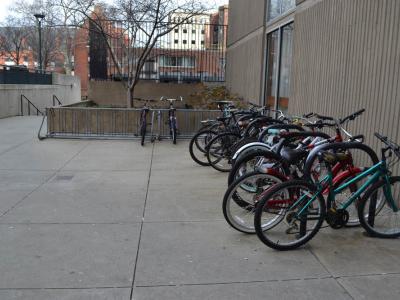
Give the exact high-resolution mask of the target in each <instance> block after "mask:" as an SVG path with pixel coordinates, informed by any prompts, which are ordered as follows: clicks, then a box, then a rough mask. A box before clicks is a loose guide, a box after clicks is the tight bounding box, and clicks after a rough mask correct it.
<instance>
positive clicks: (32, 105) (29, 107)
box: [20, 95, 43, 116]
mask: <svg viewBox="0 0 400 300" xmlns="http://www.w3.org/2000/svg"><path fill="white" fill-rule="evenodd" d="M20 101H21V116H24V115H25V114H24V107H25V106H24V101H25V102H26V104H27V106H26V107H27V115H28V116H31V107H32V108H33V109H34V110H35V111H36V115H37V116H38V115H39V114H41V115H43V112H42V111H41V110H40V109H39V108H37V107H36V105H35V104H33V103H32V102H31V101H30V100H29V99H28V98H27V97H26V96H25V95H21V98H20Z"/></svg>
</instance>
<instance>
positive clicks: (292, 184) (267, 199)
mask: <svg viewBox="0 0 400 300" xmlns="http://www.w3.org/2000/svg"><path fill="white" fill-rule="evenodd" d="M296 188H297V189H299V188H305V189H307V190H308V191H312V192H316V187H315V186H314V185H313V184H311V183H309V182H308V181H305V180H291V181H286V182H283V183H280V184H277V185H275V186H273V187H272V188H271V189H269V190H268V192H266V193H265V195H263V197H262V199H261V201H260V202H259V203H258V204H257V207H256V211H255V215H254V227H255V230H256V234H257V236H258V238H259V239H260V241H261V242H263V243H264V244H265V245H267V246H268V247H270V248H273V249H276V250H281V251H286V250H293V249H296V248H298V247H300V246H302V245H304V244H305V243H307V242H308V241H310V240H311V239H312V238H313V237H314V236H315V235H316V234H317V232H318V231H319V229H320V228H321V226H322V223H323V222H324V219H325V214H326V206H325V199H324V198H323V197H322V195H321V194H318V195H317V197H316V200H314V201H317V203H318V205H319V211H320V216H319V217H318V218H317V222H316V224H315V226H314V228H312V229H311V230H306V229H305V228H304V226H306V225H307V222H305V225H303V224H302V223H301V224H300V227H299V231H300V234H301V230H305V231H306V233H305V235H302V236H300V238H299V239H298V240H295V241H293V242H291V243H288V244H283V243H281V241H282V240H280V239H278V240H277V242H273V241H272V240H270V239H269V238H267V236H266V235H265V232H267V233H268V235H270V234H269V233H270V230H272V229H276V226H278V225H279V224H282V221H281V222H280V223H278V224H276V225H275V227H272V228H269V229H268V230H263V227H262V222H261V220H262V218H263V213H264V212H266V211H267V210H268V206H270V208H269V209H270V210H272V211H273V208H271V207H272V205H273V204H272V201H276V200H275V199H272V197H273V196H274V195H276V194H277V193H278V192H279V191H281V190H289V191H288V193H289V197H291V196H292V195H291V193H293V189H296ZM289 205H290V204H289ZM281 209H282V208H281ZM292 218H293V217H292ZM283 219H285V220H286V221H287V224H288V225H289V222H290V221H289V220H288V216H286V214H285V216H284V218H283ZM302 226H303V228H302ZM283 229H286V230H285V232H284V234H286V235H287V236H290V235H293V236H294V237H295V238H297V237H298V235H299V234H294V233H292V232H288V230H289V229H290V227H288V228H283ZM271 235H272V236H273V234H272V233H271Z"/></svg>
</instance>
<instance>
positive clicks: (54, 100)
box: [53, 95, 62, 106]
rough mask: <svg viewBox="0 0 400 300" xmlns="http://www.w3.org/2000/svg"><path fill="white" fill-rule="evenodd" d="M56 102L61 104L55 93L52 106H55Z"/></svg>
mask: <svg viewBox="0 0 400 300" xmlns="http://www.w3.org/2000/svg"><path fill="white" fill-rule="evenodd" d="M56 102H57V103H58V105H62V103H61V101H60V99H58V97H57V96H56V95H53V106H56Z"/></svg>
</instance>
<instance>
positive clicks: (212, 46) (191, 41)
mask: <svg viewBox="0 0 400 300" xmlns="http://www.w3.org/2000/svg"><path fill="white" fill-rule="evenodd" d="M195 21H196V22H195ZM93 26H94V25H92V30H90V35H89V46H90V47H89V48H90V53H89V57H90V78H91V79H96V80H127V77H128V74H130V73H131V72H132V69H134V68H135V66H136V63H137V62H138V61H139V59H140V57H141V55H142V54H143V52H144V51H145V49H146V43H147V41H148V36H147V34H146V32H150V31H151V29H152V26H154V24H153V23H150V22H142V23H140V25H138V26H137V28H130V29H129V30H128V29H126V28H127V26H125V25H124V24H123V22H120V21H107V22H106V23H105V25H104V26H105V27H106V32H107V36H108V39H109V40H108V43H109V45H110V48H111V49H112V55H113V56H114V57H115V60H116V61H117V64H118V65H119V66H120V68H121V70H122V76H121V75H120V74H119V72H118V68H117V65H116V63H115V62H114V60H113V59H112V56H111V51H109V50H107V46H106V41H105V39H104V37H103V36H102V35H101V34H100V33H97V32H96V30H95V29H94V28H93ZM165 30H168V31H169V32H168V33H167V34H165V35H163V36H161V37H160V38H159V39H158V40H157V42H156V43H155V45H154V48H153V49H152V50H151V52H150V55H149V56H148V58H147V60H146V61H145V63H144V66H143V69H142V71H141V73H140V78H141V79H144V80H158V81H161V82H223V81H225V65H226V38H227V25H221V24H208V23H205V22H204V20H201V19H200V18H199V19H195V20H194V21H193V22H186V23H183V24H180V23H174V22H169V23H163V24H161V25H159V26H158V28H157V29H156V34H159V33H160V32H162V31H165Z"/></svg>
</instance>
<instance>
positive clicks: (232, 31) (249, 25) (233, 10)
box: [228, 0, 267, 46]
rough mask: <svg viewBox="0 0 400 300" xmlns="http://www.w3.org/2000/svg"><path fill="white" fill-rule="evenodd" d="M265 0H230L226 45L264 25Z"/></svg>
mask: <svg viewBox="0 0 400 300" xmlns="http://www.w3.org/2000/svg"><path fill="white" fill-rule="evenodd" d="M266 2H267V1H266V0H250V1H243V0H230V1H229V28H228V46H230V45H232V44H234V43H236V42H238V41H239V40H241V39H242V38H244V37H246V36H247V35H248V34H250V33H251V32H253V31H255V30H257V29H259V28H260V27H262V26H263V25H264V16H265V12H266V7H265V5H266Z"/></svg>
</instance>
